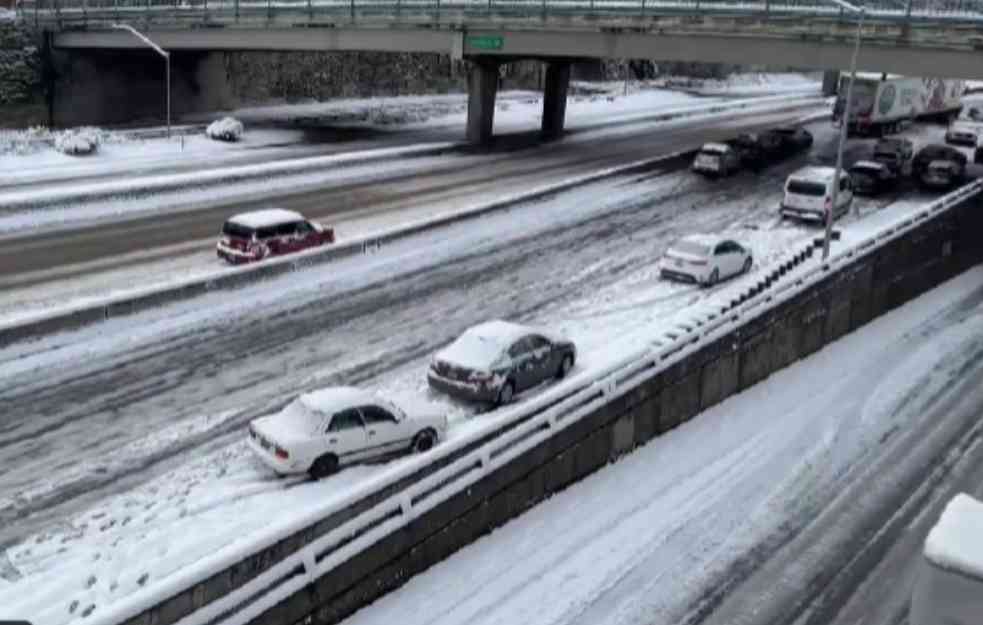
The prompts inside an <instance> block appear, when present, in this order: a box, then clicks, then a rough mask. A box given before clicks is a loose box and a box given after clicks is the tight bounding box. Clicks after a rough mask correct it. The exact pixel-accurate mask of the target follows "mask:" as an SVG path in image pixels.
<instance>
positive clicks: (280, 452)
mask: <svg viewBox="0 0 983 625" xmlns="http://www.w3.org/2000/svg"><path fill="white" fill-rule="evenodd" d="M273 453H274V454H276V457H277V458H279V459H280V460H286V459H287V458H289V457H290V454H289V453H288V452H287V450H286V449H284V448H283V447H277V448H276V449H275V450H274V452H273Z"/></svg>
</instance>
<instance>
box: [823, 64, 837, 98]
mask: <svg viewBox="0 0 983 625" xmlns="http://www.w3.org/2000/svg"><path fill="white" fill-rule="evenodd" d="M839 89H840V70H838V69H830V70H826V71H825V72H823V95H824V96H832V95H836V92H837V91H839Z"/></svg>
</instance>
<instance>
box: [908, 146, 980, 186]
mask: <svg viewBox="0 0 983 625" xmlns="http://www.w3.org/2000/svg"><path fill="white" fill-rule="evenodd" d="M932 161H948V162H951V163H953V164H954V165H956V167H957V168H958V169H960V170H963V171H964V170H965V169H966V164H967V162H968V161H969V159H968V158H966V155H965V154H963V153H962V152H960V151H959V150H957V149H956V148H953V147H950V146H948V145H938V144H935V145H927V146H925V147H923V148H922V149H920V150H918V154H915V158H914V160H912V161H911V175H912V176H914V177H915V178H918V179H921V177H922V174H924V173H925V171H926V170H927V169H928V165H929V163H931V162H932Z"/></svg>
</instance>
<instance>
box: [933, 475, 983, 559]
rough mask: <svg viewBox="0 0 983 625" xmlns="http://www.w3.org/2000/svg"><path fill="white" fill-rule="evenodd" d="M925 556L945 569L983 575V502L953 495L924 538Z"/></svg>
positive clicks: (965, 496) (962, 495) (962, 494)
mask: <svg viewBox="0 0 983 625" xmlns="http://www.w3.org/2000/svg"><path fill="white" fill-rule="evenodd" d="M925 557H926V558H928V559H929V560H930V561H931V562H934V563H935V564H937V565H938V566H941V567H942V568H944V569H949V570H954V571H958V572H960V573H964V574H966V575H971V576H973V577H978V578H983V502H980V501H977V500H976V499H973V498H972V497H970V496H969V495H966V494H964V493H960V494H958V495H956V496H955V497H953V499H952V501H950V502H949V503H948V504H947V505H946V507H945V510H943V512H942V516H941V517H940V518H939V522H938V523H936V524H935V527H933V528H932V531H930V532H929V533H928V538H926V539H925Z"/></svg>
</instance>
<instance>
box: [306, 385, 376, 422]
mask: <svg viewBox="0 0 983 625" xmlns="http://www.w3.org/2000/svg"><path fill="white" fill-rule="evenodd" d="M299 399H300V402H301V403H302V404H304V406H305V407H307V408H309V409H310V410H313V411H315V412H321V413H324V414H326V415H331V414H334V413H336V412H338V411H340V410H346V409H348V408H353V407H355V406H365V405H368V404H377V403H378V399H379V398H378V396H376V395H374V394H373V393H370V392H369V391H366V390H364V389H360V388H355V387H354V386H332V387H329V388H323V389H320V390H317V391H312V392H310V393H304V394H303V395H301V396H300V397H299Z"/></svg>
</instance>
